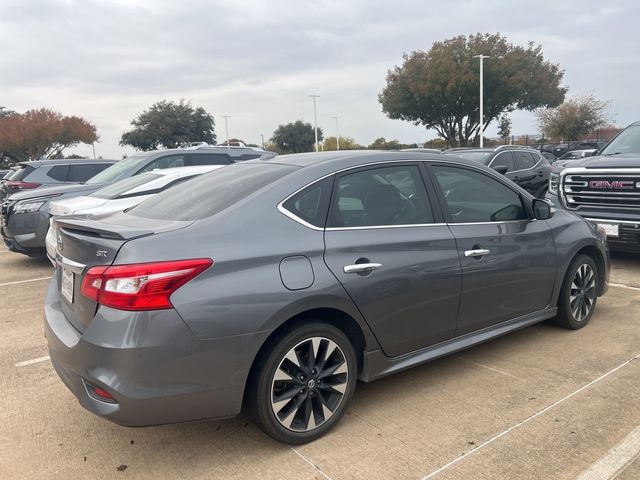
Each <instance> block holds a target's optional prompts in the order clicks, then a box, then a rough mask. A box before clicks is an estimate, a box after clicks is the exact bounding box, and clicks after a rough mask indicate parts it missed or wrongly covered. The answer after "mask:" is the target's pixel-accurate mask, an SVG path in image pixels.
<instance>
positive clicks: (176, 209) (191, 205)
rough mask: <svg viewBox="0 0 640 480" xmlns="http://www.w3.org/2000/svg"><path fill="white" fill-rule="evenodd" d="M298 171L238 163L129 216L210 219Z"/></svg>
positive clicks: (183, 186)
mask: <svg viewBox="0 0 640 480" xmlns="http://www.w3.org/2000/svg"><path fill="white" fill-rule="evenodd" d="M297 168H298V167H292V166H288V165H273V164H271V165H266V164H246V163H235V164H233V165H229V166H228V167H224V168H221V169H219V170H216V171H215V172H211V173H207V174H204V175H200V176H199V177H197V178H195V179H193V180H190V181H188V182H185V183H183V184H181V185H177V186H175V187H173V188H171V189H169V190H166V191H164V192H162V193H159V194H158V195H156V196H154V197H153V198H150V199H148V200H145V201H144V202H142V203H141V204H140V205H138V206H136V207H134V208H132V209H131V210H129V211H128V213H130V214H131V215H136V216H138V217H145V218H156V219H160V220H199V219H202V218H207V217H210V216H211V215H215V214H216V213H219V212H221V211H223V210H224V209H226V208H228V207H230V206H231V205H233V204H235V203H237V202H239V201H240V200H242V199H243V198H245V197H247V196H249V195H251V194H252V193H254V192H255V191H257V190H259V189H261V188H262V187H265V186H267V185H269V184H270V183H273V182H275V181H276V180H278V179H279V178H282V177H284V176H285V175H287V174H289V173H291V172H292V171H294V170H296V169H297Z"/></svg>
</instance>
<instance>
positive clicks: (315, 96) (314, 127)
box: [309, 95, 320, 152]
mask: <svg viewBox="0 0 640 480" xmlns="http://www.w3.org/2000/svg"><path fill="white" fill-rule="evenodd" d="M309 96H310V97H311V98H313V130H314V132H315V135H316V152H317V151H318V115H317V114H316V99H317V98H320V95H309Z"/></svg>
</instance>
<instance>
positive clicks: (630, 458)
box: [576, 427, 640, 480]
mask: <svg viewBox="0 0 640 480" xmlns="http://www.w3.org/2000/svg"><path fill="white" fill-rule="evenodd" d="M639 456H640V427H636V429H635V430H634V431H633V432H631V433H630V434H629V435H627V437H626V438H625V439H624V440H623V441H622V442H620V443H619V444H618V445H616V446H615V447H613V448H612V449H610V450H609V451H608V452H607V454H606V455H605V456H604V457H602V458H601V459H600V460H598V461H597V462H596V463H594V464H593V465H592V466H591V467H589V468H588V469H587V470H585V471H584V472H582V473H581V474H580V475H579V476H578V477H577V478H576V480H604V479H614V478H616V477H617V476H618V475H620V474H621V473H622V472H624V470H625V469H626V468H627V467H628V466H629V465H631V464H632V463H633V462H634V461H635V460H636V459H637V458H638V457H639Z"/></svg>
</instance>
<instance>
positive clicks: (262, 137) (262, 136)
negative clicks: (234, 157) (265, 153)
mask: <svg viewBox="0 0 640 480" xmlns="http://www.w3.org/2000/svg"><path fill="white" fill-rule="evenodd" d="M260 138H261V139H262V149H263V150H264V134H262V133H261V134H260Z"/></svg>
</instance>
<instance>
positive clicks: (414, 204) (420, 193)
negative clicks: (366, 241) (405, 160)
mask: <svg viewBox="0 0 640 480" xmlns="http://www.w3.org/2000/svg"><path fill="white" fill-rule="evenodd" d="M334 190H335V191H334V195H333V197H334V199H333V201H332V208H331V213H330V214H329V224H328V226H329V227H338V228H340V227H347V228H348V227H372V226H393V225H416V224H426V223H433V221H434V218H433V211H432V210H431V205H430V204H429V200H428V197H427V192H426V190H425V187H424V183H423V181H422V177H421V175H420V171H419V169H418V167H417V166H415V165H402V166H393V167H382V168H371V169H367V170H360V171H358V172H355V173H350V174H346V175H342V176H340V177H338V180H337V183H336V186H335V187H334Z"/></svg>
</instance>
